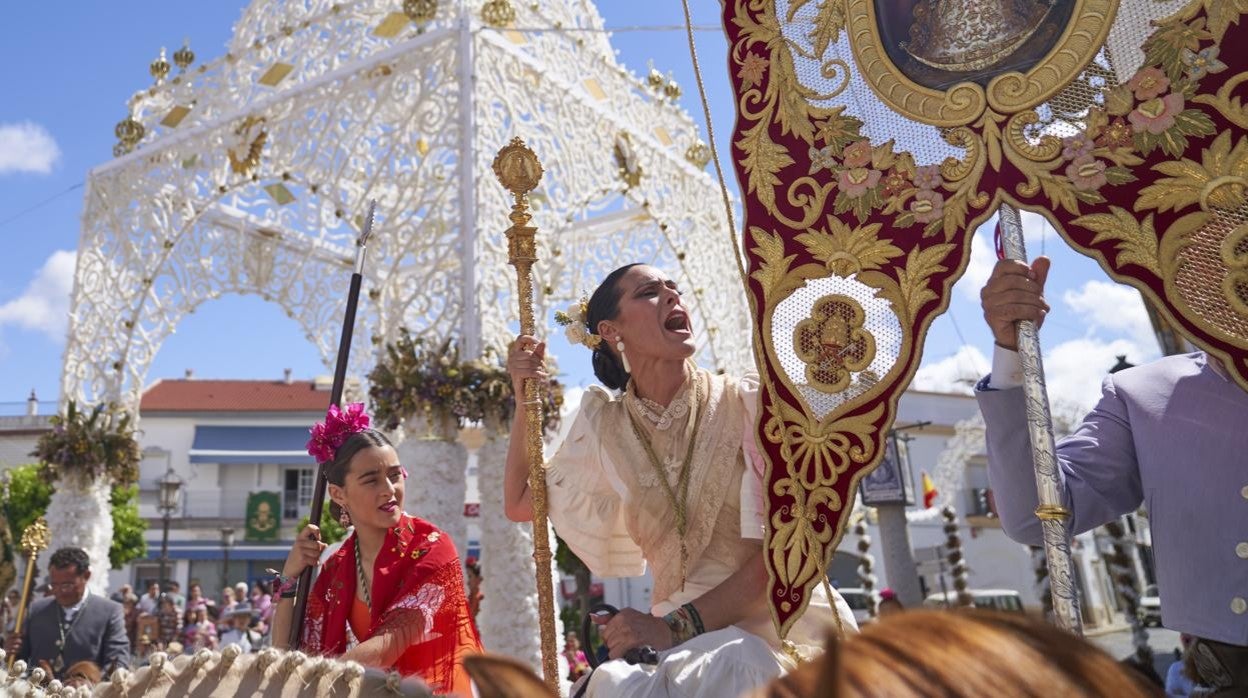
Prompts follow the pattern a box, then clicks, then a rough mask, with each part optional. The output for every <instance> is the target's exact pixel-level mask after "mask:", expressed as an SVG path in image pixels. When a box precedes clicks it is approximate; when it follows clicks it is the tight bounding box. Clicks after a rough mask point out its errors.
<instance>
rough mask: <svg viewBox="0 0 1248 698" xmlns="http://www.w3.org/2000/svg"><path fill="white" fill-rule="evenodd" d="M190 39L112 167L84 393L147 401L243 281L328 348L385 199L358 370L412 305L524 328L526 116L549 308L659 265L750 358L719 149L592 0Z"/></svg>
mask: <svg viewBox="0 0 1248 698" xmlns="http://www.w3.org/2000/svg"><path fill="white" fill-rule="evenodd" d="M405 6H406V9H407V11H408V12H409V13H410V16H409V14H405V13H404V9H405ZM173 62H174V64H176V65H170V63H169V62H168V61H167V60H166V59H165V58H164V57H163V53H162V58H160V59H158V60H157V61H156V62H154V63H153V65H152V73H153V75H154V76H155V77H156V81H155V84H153V85H152V86H151V87H150V88H148V89H145V90H142V91H140V92H138V93H137V94H135V95H134V97H133V98H132V99H131V100H130V102H129V112H130V113H129V116H128V118H127V119H126V120H124V121H122V122H121V123H119V124H118V126H117V133H118V137H119V143H118V145H117V148H116V155H117V156H118V157H116V158H115V159H114V160H111V161H109V162H107V163H105V164H103V165H101V166H100V167H98V168H96V169H94V170H93V171H92V172H91V173H90V176H89V181H88V187H87V193H86V205H85V212H84V215H83V231H82V239H81V245H80V253H79V261H78V269H77V275H76V284H75V288H74V293H73V313H72V315H73V318H72V322H71V331H70V340H69V346H68V350H67V352H66V361H65V372H64V384H63V389H64V390H63V392H64V394H65V395H66V396H68V397H71V398H79V399H83V400H87V401H91V402H98V401H101V400H120V401H122V402H123V403H126V404H129V405H134V404H136V403H137V400H138V397H139V394H140V392H141V389H142V386H143V383H144V380H145V379H146V377H147V372H148V369H149V367H150V366H151V362H152V359H153V357H154V356H155V355H156V353H157V351H158V350H159V348H160V346H161V343H162V342H163V341H164V340H165V339H166V338H167V337H168V336H169V334H170V333H171V332H172V331H173V330H174V328H175V327H176V326H177V324H178V322H180V321H181V320H182V319H183V317H185V316H186V315H187V314H188V313H191V312H193V311H194V310H195V308H196V307H197V306H199V305H200V304H202V303H203V302H205V301H207V300H210V299H213V298H216V297H218V296H220V295H222V294H227V293H250V294H259V295H261V296H263V297H264V298H265V299H267V300H271V301H273V302H274V303H277V304H279V305H280V306H281V307H282V308H283V309H284V310H285V312H286V313H287V314H288V315H289V316H290V317H292V318H293V319H294V320H295V321H296V322H298V323H299V325H300V326H301V327H302V328H303V330H304V331H305V332H306V334H307V338H308V340H309V341H311V342H313V343H314V344H315V345H316V346H317V348H318V349H319V350H320V352H321V354H322V356H324V357H325V361H326V364H327V365H331V364H332V362H333V359H334V353H335V350H336V348H337V333H338V330H339V318H340V317H341V313H340V311H341V310H342V307H343V303H344V298H343V295H344V294H343V293H342V291H341V290H340V289H342V288H343V287H345V279H346V277H347V276H348V274H349V266H350V260H352V259H353V257H354V251H353V249H352V248H353V241H354V239H355V237H356V235H357V234H358V232H357V227H358V225H359V223H360V215H361V213H362V212H363V211H364V209H365V208H366V206H367V202H368V200H369V199H372V198H376V199H377V200H378V202H379V207H378V210H379V216H378V225H377V235H376V237H375V240H374V242H372V243H371V244H370V250H369V263H368V265H367V268H366V271H365V275H366V280H365V291H366V294H365V295H366V299H364V302H362V304H361V320H360V325H359V328H358V329H357V332H356V337H357V340H356V341H357V344H356V346H355V350H354V351H353V352H352V356H353V366H354V367H355V371H354V375H361V374H362V373H363V372H364V369H365V368H366V367H367V366H369V365H370V364H371V362H372V361H373V359H374V356H375V353H374V352H373V351H371V350H370V349H371V347H370V340H372V341H383V340H385V339H387V338H391V337H393V336H394V334H395V333H396V332H397V330H398V329H399V328H400V327H408V328H410V329H412V330H413V331H414V332H419V333H424V334H426V335H430V336H434V337H437V338H445V337H457V338H458V339H459V341H460V342H461V347H462V350H463V352H464V353H465V354H466V355H468V356H472V355H476V354H479V353H480V352H481V351H483V349H484V348H485V347H489V346H493V347H501V346H503V345H504V344H505V342H506V341H508V339H509V337H510V336H511V334H510V332H509V330H508V323H509V322H510V320H511V318H512V314H513V313H514V310H513V308H514V303H513V302H512V298H511V296H512V293H513V291H514V279H512V278H511V277H512V274H511V273H510V270H509V268H508V267H507V266H506V265H507V256H506V245H505V241H504V240H503V236H502V231H503V230H504V229H505V228H506V226H507V224H508V222H507V211H508V210H509V202H508V200H507V194H506V192H505V191H504V190H503V189H502V188H501V187H500V186H499V185H498V184H497V182H495V181H494V179H493V177H492V176H491V174H490V169H489V166H490V162H491V160H492V159H493V157H494V154H495V152H496V151H497V150H498V148H499V147H501V146H502V145H504V144H505V143H506V142H507V141H508V140H509V139H510V138H511V136H513V135H518V136H521V137H522V138H524V139H525V141H526V142H528V143H529V145H530V146H531V147H532V148H533V149H534V150H535V151H536V152H537V153H538V155H539V157H540V158H541V159H542V162H543V165H544V166H545V169H546V171H547V174H546V176H545V177H544V178H543V181H542V185H541V187H540V188H539V189H538V191H537V192H535V195H534V197H533V198H534V200H535V208H536V212H535V218H534V222H535V224H536V225H538V227H539V228H540V231H541V232H540V233H539V235H540V237H539V240H540V242H541V250H540V255H541V258H542V261H541V262H540V263H539V264H538V266H537V286H538V290H539V293H538V297H537V299H536V301H537V304H538V312H539V314H541V316H543V317H549V316H550V313H551V312H552V309H553V308H555V307H559V305H560V304H561V303H566V302H568V301H570V300H571V299H572V298H574V297H577V296H579V295H580V294H581V293H582V292H584V291H585V290H586V289H587V288H592V285H593V284H595V283H596V280H597V279H598V278H600V277H601V275H603V274H604V273H605V272H606V271H607V270H609V269H610V268H612V267H613V266H615V265H616V264H617V263H623V262H626V261H635V260H641V261H647V262H652V263H655V264H657V265H659V266H660V267H662V268H664V269H667V270H670V273H672V274H673V275H674V276H675V277H676V278H677V279H678V281H680V282H681V283H682V284H683V285H685V286H687V287H691V288H693V289H695V294H696V297H695V300H694V305H695V306H696V313H697V315H698V316H699V317H698V320H699V324H700V326H701V327H702V328H705V329H706V330H707V331H706V332H705V333H704V334H703V343H702V347H701V349H702V352H703V353H702V356H701V359H702V361H703V362H704V363H705V364H707V365H710V366H715V367H719V368H724V369H741V368H744V367H746V366H747V365H749V364H750V363H751V361H750V353H749V351H750V350H749V341H748V336H749V331H750V330H749V320H748V317H747V315H746V314H745V313H743V312H741V308H742V307H743V305H742V302H743V295H742V294H741V292H740V290H739V289H740V283H739V281H738V279H737V274H736V272H735V270H736V264H735V262H734V260H733V259H732V254H731V251H730V250H731V248H730V246H729V244H728V237H727V236H728V234H729V233H728V232H727V226H726V222H725V217H724V215H723V211H722V206H720V205H719V201H720V195H719V189H718V187H717V186H716V185H715V184H714V182H713V180H712V178H711V177H709V176H708V175H707V174H706V173H705V171H704V167H705V164H706V158H707V156H706V155H705V151H706V146H705V145H703V144H702V143H701V141H700V140H699V136H698V129H697V127H696V126H695V124H694V123H693V121H692V120H691V119H690V118H689V117H688V116H687V115H686V114H685V113H684V112H683V111H681V109H680V108H679V107H677V106H676V105H675V104H674V98H673V97H674V95H676V94H678V92H677V91H676V89H673V88H674V85H671V86H669V85H668V81H667V80H666V79H662V80H653V79H652V80H649V81H647V80H643V79H641V78H639V77H637V76H635V75H634V74H632V73H631V72H629V71H628V70H627V69H626V68H624V67H623V66H621V65H620V64H618V63H617V61H616V60H615V57H614V53H613V51H612V49H611V45H610V42H609V35H608V34H607V33H606V32H605V31H604V30H603V27H602V22H601V19H600V17H599V15H598V12H597V10H596V9H595V7H594V5H593V4H592V3H591V2H587V1H583V0H566V1H562V2H548V1H547V2H541V3H537V2H534V3H531V4H529V3H525V4H524V5H522V6H515V7H512V6H511V5H510V4H509V3H507V2H499V1H498V0H494V1H493V2H485V3H483V2H480V1H479V0H457V1H447V0H442V1H441V2H438V1H436V0H409V1H408V2H407V3H403V2H399V0H360V1H358V2H342V3H331V2H329V1H328V0H308V1H307V2H293V1H292V2H282V1H279V0H257V2H254V3H253V4H252V5H251V6H250V7H248V8H247V10H246V11H245V12H244V13H243V16H242V18H241V19H240V20H239V22H238V25H237V27H236V31H235V37H234V39H233V41H232V43H231V44H230V46H229V50H228V52H227V53H226V54H225V55H224V56H222V57H220V58H217V59H214V60H211V61H209V62H206V63H199V64H196V63H195V62H194V59H193V56H192V55H191V54H190V53H189V51H187V52H183V51H179V52H176V53H175V54H174V55H173ZM695 250H696V251H695ZM703 299H713V300H714V302H710V303H708V302H702V301H703ZM246 320H247V319H246V318H239V327H240V330H242V329H244V328H245V326H246ZM721 338H726V339H721Z"/></svg>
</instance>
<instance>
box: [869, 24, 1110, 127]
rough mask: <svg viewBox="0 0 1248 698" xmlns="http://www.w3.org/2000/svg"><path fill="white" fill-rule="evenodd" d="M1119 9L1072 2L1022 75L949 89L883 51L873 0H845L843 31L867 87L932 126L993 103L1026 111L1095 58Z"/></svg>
mask: <svg viewBox="0 0 1248 698" xmlns="http://www.w3.org/2000/svg"><path fill="white" fill-rule="evenodd" d="M1117 9H1118V0H1075V6H1074V8H1073V10H1072V12H1071V19H1070V22H1069V23H1068V26H1067V27H1066V29H1065V31H1064V32H1063V33H1062V35H1061V37H1059V38H1058V40H1057V42H1056V44H1055V45H1054V46H1053V48H1052V49H1051V50H1050V51H1049V53H1048V55H1046V56H1045V57H1044V58H1043V59H1042V60H1041V61H1039V62H1038V63H1037V64H1036V65H1034V66H1033V67H1032V68H1031V69H1030V70H1028V71H1027V72H1026V73H1017V72H1014V73H1005V74H1003V75H998V76H997V77H995V78H993V79H992V80H991V81H990V82H989V83H988V88H987V90H985V89H984V88H983V87H981V86H979V85H977V84H975V83H971V82H962V83H958V84H956V85H954V86H953V87H950V88H949V89H947V90H938V89H934V88H930V87H925V86H923V85H920V84H918V83H917V82H915V81H913V80H911V79H910V78H909V77H907V76H906V75H905V74H904V73H902V72H901V70H900V69H899V68H898V67H897V65H896V64H894V63H893V61H892V59H891V58H889V56H888V54H887V53H886V52H885V50H884V46H883V39H882V38H881V36H880V29H879V23H878V18H877V16H876V8H875V0H846V9H845V14H846V31H847V34H848V35H849V43H850V48H851V49H852V51H853V54H854V60H855V61H856V62H857V64H858V69H859V72H860V74H861V75H862V77H863V79H864V80H865V81H866V83H867V85H868V86H870V88H871V90H872V91H873V92H875V94H876V95H877V96H879V98H880V99H881V100H883V101H884V102H885V104H887V105H888V106H889V107H890V108H891V109H893V110H894V111H896V112H897V113H899V114H902V115H904V116H906V117H908V118H911V119H914V120H916V121H920V122H923V123H926V124H931V125H932V126H941V127H953V126H965V125H968V124H971V123H973V122H974V121H975V120H976V119H978V118H979V117H980V115H981V114H982V113H983V112H984V110H985V109H987V108H989V107H991V108H993V109H995V110H997V111H999V112H1002V113H1005V114H1013V113H1015V112H1019V111H1022V110H1025V109H1030V108H1032V107H1034V106H1036V105H1038V104H1041V103H1042V102H1044V101H1045V100H1047V99H1049V98H1050V97H1052V96H1053V95H1054V94H1056V93H1057V92H1058V91H1060V90H1061V89H1063V88H1064V87H1065V86H1066V84H1067V83H1068V82H1069V76H1071V75H1076V74H1078V73H1079V72H1080V71H1081V70H1082V69H1083V68H1084V67H1086V66H1087V65H1088V63H1090V62H1091V61H1092V59H1093V58H1095V57H1096V53H1097V51H1099V50H1100V48H1101V46H1102V45H1103V44H1104V42H1105V37H1106V36H1107V35H1108V34H1109V29H1110V26H1111V25H1112V24H1113V18H1114V14H1115V13H1116V11H1117Z"/></svg>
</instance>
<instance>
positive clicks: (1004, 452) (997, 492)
mask: <svg viewBox="0 0 1248 698" xmlns="http://www.w3.org/2000/svg"><path fill="white" fill-rule="evenodd" d="M990 380H991V377H988V378H985V379H984V380H982V381H980V384H979V386H977V389H976V391H975V396H976V398H977V400H978V401H979V409H980V412H982V413H983V416H984V425H985V427H986V429H985V433H986V439H987V446H988V481H989V484H990V485H991V487H992V493H993V497H994V499H995V501H996V508H997V513H998V515H999V516H1000V517H1001V525H1002V528H1003V529H1004V530H1005V533H1006V535H1008V536H1009V537H1010V538H1013V539H1014V540H1016V541H1018V542H1020V543H1024V544H1027V545H1041V544H1042V543H1043V536H1042V534H1041V528H1040V520H1039V519H1037V518H1036V516H1035V510H1036V506H1037V505H1038V504H1039V501H1038V498H1037V495H1036V481H1035V473H1034V469H1033V466H1032V460H1031V444H1030V442H1029V439H1028V435H1027V416H1026V406H1025V401H1024V398H1023V390H1022V388H1021V387H1013V388H1008V389H1005V390H994V389H992V388H989V387H988V385H989V381H990ZM1057 459H1058V463H1059V465H1060V476H1061V477H1062V479H1063V480H1064V482H1065V484H1066V506H1067V507H1068V508H1069V509H1070V511H1071V515H1072V519H1071V533H1072V535H1074V534H1079V533H1082V532H1084V531H1087V530H1090V529H1093V528H1096V527H1097V526H1100V525H1101V524H1104V523H1106V522H1108V521H1112V520H1113V519H1116V518H1118V517H1119V516H1122V515H1123V514H1126V513H1128V512H1131V511H1134V510H1135V509H1136V508H1137V507H1139V506H1140V503H1141V502H1142V501H1143V499H1144V494H1143V488H1142V485H1141V482H1140V471H1139V466H1138V464H1137V461H1136V453H1135V443H1134V440H1133V438H1132V434H1131V423H1130V420H1129V418H1128V412H1127V408H1126V405H1125V404H1124V403H1123V401H1122V399H1121V398H1120V397H1119V396H1118V394H1117V392H1116V390H1115V388H1114V383H1113V379H1112V377H1107V378H1106V379H1105V381H1104V383H1103V384H1102V393H1101V399H1100V402H1099V403H1097V405H1096V407H1095V408H1094V409H1093V410H1092V411H1091V412H1090V413H1089V414H1088V415H1087V416H1086V417H1084V419H1083V422H1082V423H1081V424H1079V426H1078V428H1076V429H1075V431H1074V433H1073V434H1071V435H1070V436H1067V437H1066V438H1064V439H1062V440H1061V441H1059V442H1058V444H1057Z"/></svg>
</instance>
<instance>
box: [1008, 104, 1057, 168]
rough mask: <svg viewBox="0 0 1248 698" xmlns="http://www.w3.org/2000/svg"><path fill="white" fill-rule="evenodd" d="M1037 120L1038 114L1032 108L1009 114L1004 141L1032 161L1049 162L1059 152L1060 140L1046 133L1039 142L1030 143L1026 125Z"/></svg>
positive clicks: (1035, 122)
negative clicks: (1012, 114)
mask: <svg viewBox="0 0 1248 698" xmlns="http://www.w3.org/2000/svg"><path fill="white" fill-rule="evenodd" d="M1039 122H1040V116H1039V115H1038V114H1036V112H1035V110H1034V109H1028V110H1027V111H1021V112H1019V113H1017V114H1015V115H1014V116H1011V117H1010V120H1009V121H1008V122H1007V123H1006V127H1005V142H1006V145H1007V146H1008V147H1009V148H1010V149H1011V150H1013V151H1014V152H1016V153H1018V154H1019V155H1021V156H1023V157H1025V158H1027V159H1028V160H1031V161H1032V162H1049V161H1050V160H1053V159H1054V158H1056V157H1057V156H1058V155H1059V154H1061V152H1062V141H1061V139H1059V138H1057V137H1055V136H1051V135H1047V134H1046V135H1043V136H1041V137H1040V142H1039V143H1032V142H1031V141H1030V140H1029V139H1028V138H1027V127H1028V126H1031V125H1033V124H1037V123H1039Z"/></svg>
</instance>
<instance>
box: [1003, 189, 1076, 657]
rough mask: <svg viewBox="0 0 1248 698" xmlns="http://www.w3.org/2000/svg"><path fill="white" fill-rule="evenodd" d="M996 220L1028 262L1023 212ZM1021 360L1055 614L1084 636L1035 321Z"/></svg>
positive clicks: (1025, 327)
mask: <svg viewBox="0 0 1248 698" xmlns="http://www.w3.org/2000/svg"><path fill="white" fill-rule="evenodd" d="M997 215H998V216H999V218H1000V221H1001V241H1002V244H1003V246H1004V248H1005V256H1006V257H1007V258H1009V259H1017V260H1019V261H1023V262H1026V261H1027V249H1026V246H1025V245H1024V242H1023V222H1022V219H1021V218H1020V217H1019V214H1018V209H1016V208H1014V207H1013V206H1011V205H1009V204H1005V203H1003V204H1001V209H1000V211H999V212H998V214H997ZM1018 355H1019V357H1020V358H1021V359H1022V363H1023V397H1024V399H1025V400H1026V401H1027V433H1028V435H1029V436H1030V438H1031V457H1032V461H1033V463H1034V464H1035V468H1036V492H1037V494H1038V495H1039V501H1040V506H1038V507H1036V516H1037V517H1038V518H1039V519H1040V525H1041V526H1042V527H1043V529H1044V554H1045V557H1047V558H1048V561H1049V582H1050V586H1049V588H1050V590H1051V593H1052V595H1053V614H1054V617H1055V618H1056V619H1057V625H1058V626H1059V627H1061V628H1065V629H1066V630H1069V631H1070V632H1072V633H1075V634H1076V635H1083V620H1082V618H1081V617H1080V615H1079V598H1078V595H1077V593H1076V591H1075V583H1074V582H1075V576H1074V563H1073V561H1072V560H1071V557H1070V537H1071V536H1070V510H1069V509H1067V508H1066V504H1065V502H1066V498H1065V492H1064V490H1065V487H1063V483H1062V480H1061V479H1060V478H1059V477H1058V473H1057V456H1056V448H1055V447H1054V443H1053V416H1052V415H1051V414H1050V412H1049V394H1048V390H1047V389H1046V388H1045V383H1044V364H1043V363H1041V357H1040V336H1039V335H1038V334H1037V332H1036V324H1035V323H1034V322H1031V321H1030V320H1023V321H1020V322H1019V323H1018Z"/></svg>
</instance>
